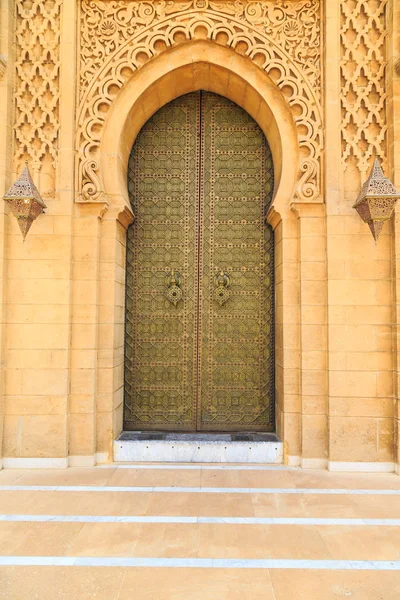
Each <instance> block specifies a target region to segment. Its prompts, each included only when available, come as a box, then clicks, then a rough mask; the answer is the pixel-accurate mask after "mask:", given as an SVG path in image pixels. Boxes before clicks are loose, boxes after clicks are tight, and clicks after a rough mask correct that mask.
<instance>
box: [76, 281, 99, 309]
mask: <svg viewBox="0 0 400 600" xmlns="http://www.w3.org/2000/svg"><path fill="white" fill-rule="evenodd" d="M97 303H98V300H97V281H96V280H93V281H88V280H82V281H79V280H78V281H74V283H73V286H72V304H78V305H82V304H97Z"/></svg>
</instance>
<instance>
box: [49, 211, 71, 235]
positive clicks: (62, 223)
mask: <svg viewBox="0 0 400 600" xmlns="http://www.w3.org/2000/svg"><path fill="white" fill-rule="evenodd" d="M53 221H54V233H55V234H57V235H60V234H63V235H65V234H66V233H68V234H71V233H72V218H71V217H70V216H64V215H55V216H54V217H53Z"/></svg>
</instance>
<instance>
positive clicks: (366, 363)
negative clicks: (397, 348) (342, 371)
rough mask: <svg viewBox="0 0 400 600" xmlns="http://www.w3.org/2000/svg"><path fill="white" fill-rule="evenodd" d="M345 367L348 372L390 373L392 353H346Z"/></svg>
mask: <svg viewBox="0 0 400 600" xmlns="http://www.w3.org/2000/svg"><path fill="white" fill-rule="evenodd" d="M346 366H347V368H348V369H349V371H364V370H365V371H391V370H392V369H393V354H392V352H367V351H365V352H347V353H346Z"/></svg>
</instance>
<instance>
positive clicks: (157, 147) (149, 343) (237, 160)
mask: <svg viewBox="0 0 400 600" xmlns="http://www.w3.org/2000/svg"><path fill="white" fill-rule="evenodd" d="M128 188H129V198H130V201H131V204H132V209H133V212H134V214H135V220H134V223H133V224H132V225H131V226H130V227H129V229H128V234H127V263H126V282H127V285H126V319H125V392H124V394H125V408H124V429H126V430H169V431H195V430H201V431H273V430H274V429H275V422H274V331H273V323H274V318H273V303H274V286H273V232H272V228H271V227H270V226H269V225H268V224H267V223H266V220H265V216H266V213H267V210H268V207H269V205H270V202H271V199H272V193H273V164H272V156H271V151H270V148H269V146H268V143H267V141H266V139H265V137H264V135H263V133H262V131H261V129H260V128H259V126H258V125H257V124H256V123H255V121H254V120H253V119H252V118H251V117H250V116H249V115H248V114H247V113H246V112H245V111H244V110H243V109H241V108H240V107H239V106H237V105H236V104H234V103H233V102H231V101H230V100H227V99H226V98H223V97H221V96H218V95H216V94H213V93H210V92H204V91H200V92H194V93H190V94H187V95H185V96H181V97H179V98H177V99H176V100H174V101H172V102H170V103H169V104H167V105H165V106H164V107H163V108H161V109H160V110H159V111H158V112H157V113H155V114H154V115H153V117H152V118H151V119H150V120H149V121H148V122H147V123H146V124H145V125H144V127H143V128H142V130H141V132H140V133H139V135H138V136H137V139H136V142H135V144H134V147H133V149H132V152H131V155H130V158H129V165H128Z"/></svg>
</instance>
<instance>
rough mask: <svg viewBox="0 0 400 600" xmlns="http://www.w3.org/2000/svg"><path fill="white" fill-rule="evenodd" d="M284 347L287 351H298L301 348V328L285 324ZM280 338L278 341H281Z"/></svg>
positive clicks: (283, 329)
mask: <svg viewBox="0 0 400 600" xmlns="http://www.w3.org/2000/svg"><path fill="white" fill-rule="evenodd" d="M281 331H282V347H283V348H284V349H285V350H298V348H299V340H300V338H299V333H300V328H299V326H298V325H291V324H285V325H284V326H283V327H282V330H281ZM280 339H281V338H280V336H279V337H277V341H280Z"/></svg>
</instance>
